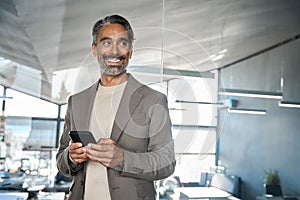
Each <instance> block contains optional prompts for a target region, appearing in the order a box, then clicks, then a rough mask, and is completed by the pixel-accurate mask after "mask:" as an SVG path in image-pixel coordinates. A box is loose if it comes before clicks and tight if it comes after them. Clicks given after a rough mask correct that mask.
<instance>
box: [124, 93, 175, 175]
mask: <svg viewBox="0 0 300 200" xmlns="http://www.w3.org/2000/svg"><path fill="white" fill-rule="evenodd" d="M147 114H148V116H150V122H149V133H148V137H149V138H148V146H147V152H132V151H126V150H124V162H123V166H122V171H121V172H120V174H121V175H122V176H130V177H133V178H139V179H145V180H149V181H153V180H159V179H163V178H166V177H168V176H170V175H171V174H172V173H173V172H174V168H175V163H176V162H175V154H174V141H173V139H172V132H171V120H170V116H169V110H168V104H167V99H166V96H165V95H162V94H161V95H158V98H157V102H155V103H154V104H153V106H151V108H150V109H149V110H148V113H147Z"/></svg>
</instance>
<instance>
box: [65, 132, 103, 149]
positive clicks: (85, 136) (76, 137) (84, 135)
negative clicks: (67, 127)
mask: <svg viewBox="0 0 300 200" xmlns="http://www.w3.org/2000/svg"><path fill="white" fill-rule="evenodd" d="M69 135H70V137H71V138H72V140H73V142H81V143H82V144H83V145H84V146H87V145H88V144H89V143H94V144H96V143H97V142H96V140H95V138H94V136H93V134H92V133H91V132H90V131H70V132H69Z"/></svg>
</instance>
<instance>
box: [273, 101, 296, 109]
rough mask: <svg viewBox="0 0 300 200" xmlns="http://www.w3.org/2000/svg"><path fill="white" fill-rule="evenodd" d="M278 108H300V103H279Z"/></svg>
mask: <svg viewBox="0 0 300 200" xmlns="http://www.w3.org/2000/svg"><path fill="white" fill-rule="evenodd" d="M278 106H280V107H287V108H300V103H297V102H289V101H279V102H278Z"/></svg>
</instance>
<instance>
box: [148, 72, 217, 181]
mask: <svg viewBox="0 0 300 200" xmlns="http://www.w3.org/2000/svg"><path fill="white" fill-rule="evenodd" d="M214 73H215V78H202V77H199V78H195V77H191V78H189V77H181V78H177V79H170V80H168V81H166V82H163V83H162V85H161V84H160V83H156V84H151V85H149V86H150V87H151V88H153V89H155V90H158V91H160V92H162V93H164V94H166V95H167V97H168V103H169V109H170V117H171V120H172V124H173V128H172V134H173V138H174V142H175V153H176V161H177V165H176V169H175V172H174V176H179V178H180V180H181V181H182V182H200V176H201V172H207V171H208V170H209V168H210V167H211V166H214V165H215V159H216V141H217V135H216V126H217V106H216V105H214V104H210V103H215V102H217V98H218V97H217V78H216V76H217V74H216V73H217V72H214ZM181 101H182V102H181ZM199 102H202V103H199ZM206 103H207V104H206Z"/></svg>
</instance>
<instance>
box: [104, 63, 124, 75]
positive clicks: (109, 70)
mask: <svg viewBox="0 0 300 200" xmlns="http://www.w3.org/2000/svg"><path fill="white" fill-rule="evenodd" d="M100 68H101V72H102V73H104V74H106V75H108V76H118V75H120V74H122V73H123V72H124V71H126V69H127V64H126V63H123V64H122V66H121V67H118V66H107V65H106V64H104V63H102V64H100Z"/></svg>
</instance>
